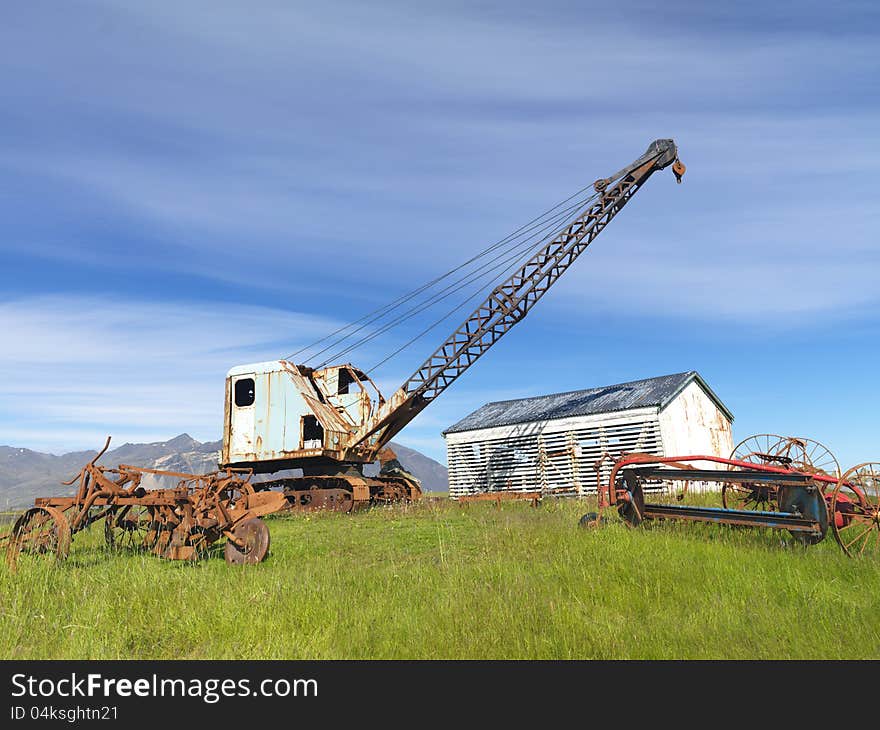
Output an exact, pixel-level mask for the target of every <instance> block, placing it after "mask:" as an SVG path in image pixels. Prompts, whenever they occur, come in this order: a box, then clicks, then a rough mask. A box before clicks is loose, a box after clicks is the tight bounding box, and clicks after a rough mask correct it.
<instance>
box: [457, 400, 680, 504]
mask: <svg viewBox="0 0 880 730" xmlns="http://www.w3.org/2000/svg"><path fill="white" fill-rule="evenodd" d="M446 448H447V463H448V467H449V492H450V495H451V496H453V497H460V496H464V495H467V494H473V493H475V492H482V491H533V490H536V489H541V490H543V491H544V492H545V493H553V494H557V495H560V496H576V495H582V494H586V493H590V492H595V491H596V486H597V472H596V469H595V465H596V462H597V461H599V460H600V458H601V457H602V454H603V453H611V454H618V453H620V452H622V451H642V452H648V453H655V454H662V453H663V443H662V439H661V435H660V423H659V419H658V414H657V409H656V408H642V409H637V410H632V411H623V412H620V413H607V414H600V415H593V416H580V417H576V418H566V419H557V420H552V421H543V422H532V423H522V424H516V425H512V426H503V427H497V428H487V429H479V430H474V431H463V432H457V433H450V434H447V435H446ZM610 467H611V462H610V461H607V460H606V461H605V462H604V463H603V465H602V468H601V469H600V473H601V475H602V478H603V479H607V477H608V473H609V472H610Z"/></svg>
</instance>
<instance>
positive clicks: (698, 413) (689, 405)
mask: <svg viewBox="0 0 880 730" xmlns="http://www.w3.org/2000/svg"><path fill="white" fill-rule="evenodd" d="M660 433H661V435H662V437H663V449H664V451H665V454H666V456H686V455H697V454H700V455H702V454H706V455H710V456H723V457H724V458H727V457H729V456H730V452H731V451H733V433H732V430H731V425H730V421H728V420H727V416H725V415H724V414H723V413H722V412H721V411H720V410H719V409H718V406H716V405H715V402H714V401H713V400H712V399H711V398H710V397H709V396H708V395H707V394H706V391H705V390H703V389H702V388H701V387H700V385H699V384H698V383H697V382H696V381H691V382H690V383H688V385H687V386H686V387H685V389H684V390H682V391H681V393H679V394H678V395H677V396H676V397H675V398H674V399H673V400H672V401H671V402H670V403H669V404H668V405H667V406H666V407H665V408H664V409H663V410H662V411H661V412H660ZM710 468H711V467H710Z"/></svg>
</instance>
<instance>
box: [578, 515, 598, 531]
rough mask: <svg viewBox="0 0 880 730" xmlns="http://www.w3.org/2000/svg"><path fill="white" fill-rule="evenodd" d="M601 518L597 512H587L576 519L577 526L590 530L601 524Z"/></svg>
mask: <svg viewBox="0 0 880 730" xmlns="http://www.w3.org/2000/svg"><path fill="white" fill-rule="evenodd" d="M601 520H602V518H601V517H600V516H599V513H598V512H587V514H585V515H584V516H583V517H581V518H580V520H578V527H583V528H584V529H587V530H591V529H593V528H596V527H598V526H599V525H600V524H601Z"/></svg>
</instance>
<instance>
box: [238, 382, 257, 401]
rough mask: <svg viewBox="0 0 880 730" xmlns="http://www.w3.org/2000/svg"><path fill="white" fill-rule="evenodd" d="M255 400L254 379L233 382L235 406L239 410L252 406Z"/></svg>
mask: <svg viewBox="0 0 880 730" xmlns="http://www.w3.org/2000/svg"><path fill="white" fill-rule="evenodd" d="M255 400H256V395H255V392H254V379H253V378H241V379H240V380H236V381H235V405H237V406H238V407H239V408H244V407H246V406H252V405H253V404H254V401H255Z"/></svg>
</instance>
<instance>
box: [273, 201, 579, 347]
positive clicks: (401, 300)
mask: <svg viewBox="0 0 880 730" xmlns="http://www.w3.org/2000/svg"><path fill="white" fill-rule="evenodd" d="M590 187H591V186H587V187H584V188H581V189H580V190H578V191H577V192H575V193H574V194H572V195H570V196H569V197H568V198H566V199H565V200H563V201H561V202H559V203H557V204H556V205H554V206H553V207H552V208H550V209H548V210H546V211H545V212H544V213H542V214H541V215H539V216H537V217H535V218H533V219H532V220H530V221H529V222H528V223H525V224H524V225H522V226H520V228H518V229H517V230H515V231H514V232H513V233H511V234H509V235H508V236H506V237H505V238H502V239H501V240H500V241H498V242H496V243H494V244H492V245H491V246H489V247H487V248H485V249H484V250H483V251H481V252H479V253H477V254H476V255H474V256H472V257H471V258H470V259H468V260H467V261H465V262H463V263H462V264H459V265H458V266H456V267H454V268H452V269H450V270H449V271H447V272H446V273H444V274H441V275H440V276H438V277H436V278H434V279H432V280H430V281H428V282H426V283H424V284H422V285H421V286H419V287H417V288H416V289H414V290H412V291H410V292H408V293H406V294H403V295H401V296H400V297H398V298H397V299H394V300H393V301H391V302H389V303H388V304H385V305H383V306H382V307H379V308H378V309H375V310H373V311H372V312H369V313H367V314H365V315H364V316H363V317H360V318H359V319H356V320H354V321H352V322H349V323H348V324H346V325H343V326H342V327H340V328H338V329H336V330H334V331H333V332H331V333H329V334H327V335H325V336H323V337H321V338H319V339H318V340H315V341H314V342H311V343H310V344H308V345H305V346H303V347H301V348H300V349H298V350H296V351H295V352H293V353H291V354H290V355H287V357H285V358H284V359H285V360H291V359H293V358H294V357H296V356H297V355H300V354H302V353H304V352H306V351H308V350H311V349H312V348H314V347H315V346H317V345H319V344H321V343H323V342H326V341H327V340H329V339H331V338H333V337H335V336H336V335H338V334H342V333H343V332H345V331H346V330H348V329H350V328H351V327H354V326H355V325H362V326H361V327H358V329H356V330H354V331H352V332H350V333H348V334H347V335H345V336H343V337H342V338H340V339H339V340H338V341H337V342H335V343H333V344H332V345H330V347H333V346H335V345H337V344H339V343H341V342H343V341H345V340H346V339H348V338H349V337H350V336H351V335H353V334H354V333H355V332H357V331H360V330H361V329H363V327H364V326H367V325H369V324H371V323H372V322H374V321H376V319H381V318H382V317H383V316H385V315H386V314H389V313H390V312H392V311H393V310H394V309H396V308H398V307H400V306H402V305H403V304H405V303H406V302H408V301H410V300H411V299H413V298H415V297H416V296H418V295H419V294H421V293H422V292H424V291H425V290H426V289H429V288H431V287H432V286H434V285H435V284H437V283H439V282H440V281H442V280H443V279H446V278H448V277H449V276H451V275H453V274H455V273H457V272H458V271H460V270H461V269H463V268H465V267H467V266H469V265H470V264H472V263H474V262H476V261H478V260H479V259H481V258H483V257H484V256H487V255H488V254H490V253H492V252H493V251H494V250H496V249H498V248H500V247H502V246H503V245H504V244H506V243H508V242H509V241H511V240H514V239H515V238H517V237H520V236H521V235H522V234H523V233H525V232H527V231H528V230H531V229H532V228H534V227H535V226H540V225H542V221H543V220H544V219H545V218H547V217H548V216H549V215H550V214H552V213H553V212H554V211H556V210H557V209H558V208H560V207H561V206H563V205H565V204H566V203H568V202H569V201H571V200H573V199H575V198H576V197H578V196H580V195H582V194H583V193H584V192H585V191H586V190H589V189H590ZM591 197H596V195H595V194H594V195H592V196H591ZM555 215H559V214H558V213H557V214H555ZM554 217H555V216H554ZM365 320H369V321H365ZM362 323H363V324H362ZM325 350H326V348H325ZM325 350H322V351H320V352H319V353H315V354H313V355H310V356H309V358H308V359H314V358H315V357H317V355H318V354H321V352H324V351H325Z"/></svg>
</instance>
